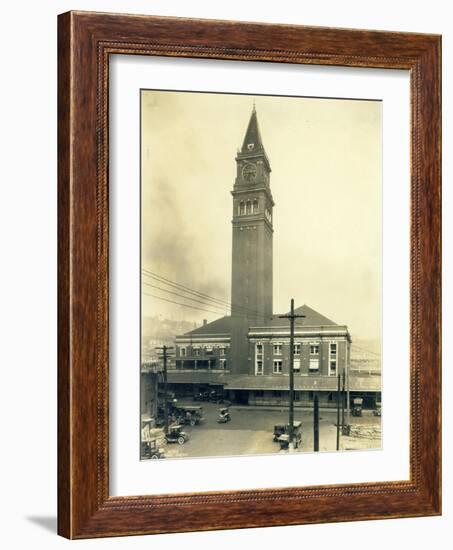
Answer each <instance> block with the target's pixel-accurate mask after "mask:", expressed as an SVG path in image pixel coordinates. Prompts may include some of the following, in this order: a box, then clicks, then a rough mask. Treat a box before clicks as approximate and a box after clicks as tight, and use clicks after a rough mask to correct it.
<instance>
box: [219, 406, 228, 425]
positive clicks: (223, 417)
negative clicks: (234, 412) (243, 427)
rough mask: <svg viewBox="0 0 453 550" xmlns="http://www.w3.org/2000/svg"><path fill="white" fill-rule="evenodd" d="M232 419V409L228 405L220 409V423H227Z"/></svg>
mask: <svg viewBox="0 0 453 550" xmlns="http://www.w3.org/2000/svg"><path fill="white" fill-rule="evenodd" d="M230 420H231V415H230V409H228V407H224V408H222V409H219V416H218V418H217V422H218V423H219V424H225V423H226V422H229V421H230Z"/></svg>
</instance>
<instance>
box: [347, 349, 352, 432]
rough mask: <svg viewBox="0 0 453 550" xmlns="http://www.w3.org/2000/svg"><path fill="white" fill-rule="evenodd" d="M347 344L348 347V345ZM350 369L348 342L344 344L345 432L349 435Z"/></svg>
mask: <svg viewBox="0 0 453 550" xmlns="http://www.w3.org/2000/svg"><path fill="white" fill-rule="evenodd" d="M348 344H349V345H348ZM350 367H351V351H350V342H346V432H347V434H348V435H349V430H350V426H351V417H350V410H351V404H350V399H351V396H350V392H349V371H350V370H351V369H350Z"/></svg>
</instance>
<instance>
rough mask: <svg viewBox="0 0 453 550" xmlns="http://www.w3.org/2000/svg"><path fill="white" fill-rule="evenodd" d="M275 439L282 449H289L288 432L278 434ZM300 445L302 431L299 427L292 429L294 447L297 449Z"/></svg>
mask: <svg viewBox="0 0 453 550" xmlns="http://www.w3.org/2000/svg"><path fill="white" fill-rule="evenodd" d="M277 441H278V443H279V445H280V449H281V450H282V451H284V450H286V449H289V433H284V434H282V435H280V436H278V439H277ZM301 445H302V433H301V431H300V430H299V429H298V430H296V429H294V448H295V449H298V448H299V447H300V446H301Z"/></svg>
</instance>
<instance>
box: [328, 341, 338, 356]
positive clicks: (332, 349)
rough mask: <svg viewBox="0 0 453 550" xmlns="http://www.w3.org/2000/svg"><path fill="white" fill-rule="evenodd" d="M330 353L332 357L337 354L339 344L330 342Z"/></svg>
mask: <svg viewBox="0 0 453 550" xmlns="http://www.w3.org/2000/svg"><path fill="white" fill-rule="evenodd" d="M329 353H330V356H331V357H336V356H337V344H329Z"/></svg>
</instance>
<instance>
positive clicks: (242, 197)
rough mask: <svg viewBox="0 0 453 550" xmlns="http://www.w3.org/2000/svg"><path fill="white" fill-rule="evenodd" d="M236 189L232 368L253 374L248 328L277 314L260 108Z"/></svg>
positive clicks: (268, 170) (270, 201) (239, 167)
mask: <svg viewBox="0 0 453 550" xmlns="http://www.w3.org/2000/svg"><path fill="white" fill-rule="evenodd" d="M236 165H237V171H236V180H235V183H234V187H233V191H232V192H231V194H232V195H233V221H232V224H233V250H232V252H233V254H232V278H231V304H232V334H231V355H232V357H231V359H232V361H231V365H232V370H233V371H234V372H237V373H244V374H249V371H250V366H249V365H248V363H249V361H248V355H249V353H248V340H247V332H248V328H249V326H257V325H258V326H259V325H263V324H265V323H266V321H267V320H269V319H270V317H271V316H272V308H273V296H272V292H273V286H272V260H273V259H272V234H273V227H272V216H273V207H274V201H273V199H272V193H271V189H270V173H271V167H270V163H269V159H268V158H267V155H266V151H265V150H264V146H263V142H262V139H261V134H260V130H259V126H258V118H257V113H256V109H255V106H254V107H253V111H252V114H251V116H250V121H249V124H248V127H247V131H246V133H245V137H244V142H243V144H242V147H241V149H240V150H239V151H238V153H237V156H236Z"/></svg>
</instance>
